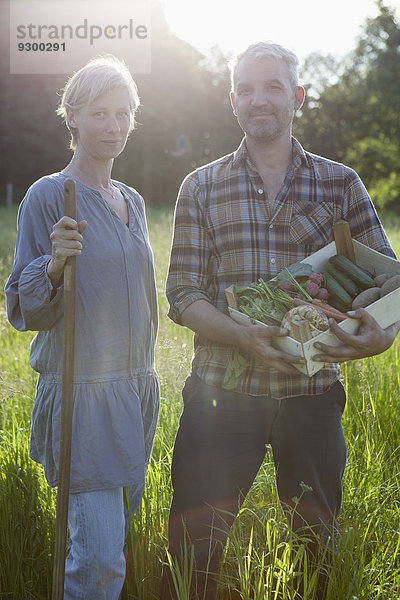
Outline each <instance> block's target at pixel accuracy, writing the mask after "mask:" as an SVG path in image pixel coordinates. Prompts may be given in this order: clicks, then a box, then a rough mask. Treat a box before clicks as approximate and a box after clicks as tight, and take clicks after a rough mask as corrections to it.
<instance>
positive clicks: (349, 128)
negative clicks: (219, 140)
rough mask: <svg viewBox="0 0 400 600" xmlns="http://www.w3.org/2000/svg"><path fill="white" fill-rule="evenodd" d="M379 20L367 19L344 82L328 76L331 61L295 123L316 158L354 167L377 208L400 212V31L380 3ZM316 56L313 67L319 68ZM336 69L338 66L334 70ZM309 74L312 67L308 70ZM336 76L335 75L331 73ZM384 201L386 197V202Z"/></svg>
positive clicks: (347, 64) (325, 62)
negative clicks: (316, 155)
mask: <svg viewBox="0 0 400 600" xmlns="http://www.w3.org/2000/svg"><path fill="white" fill-rule="evenodd" d="M377 4H378V7H379V14H378V16H377V17H376V18H374V19H368V20H367V21H366V24H365V26H364V28H363V32H362V34H361V36H360V38H359V40H358V43H357V46H356V48H355V50H354V51H353V52H352V53H351V54H350V55H349V56H348V57H347V58H346V59H345V61H344V63H343V65H342V69H341V72H340V75H339V77H338V78H337V80H336V81H332V79H330V77H329V75H330V73H329V68H330V65H331V64H333V63H332V62H331V60H330V59H329V57H321V64H322V65H323V66H324V70H323V73H322V74H323V78H322V77H320V80H319V82H318V85H317V86H314V88H313V89H314V90H317V93H315V92H314V94H313V95H312V98H311V102H310V103H309V104H306V105H305V107H304V108H303V110H302V114H301V119H300V120H298V121H297V122H296V130H295V132H296V134H297V133H298V134H299V137H300V139H301V140H302V141H304V143H305V144H306V145H307V146H308V147H309V148H311V150H312V151H314V152H316V153H317V154H322V155H324V156H328V157H330V158H332V159H334V160H339V161H342V162H345V163H346V164H349V165H350V166H353V167H354V168H355V169H356V170H357V171H358V172H359V173H360V175H361V176H362V178H363V180H364V182H365V184H366V185H367V187H368V188H369V190H370V191H371V194H372V193H373V192H374V193H377V194H378V195H379V196H378V197H377V198H374V200H375V201H376V204H377V206H380V207H383V206H385V207H396V204H398V200H399V199H400V196H399V188H400V185H399V175H398V174H397V171H398V165H399V164H400V120H399V118H398V107H399V106H400V70H399V68H398V60H399V48H400V25H399V23H397V22H396V17H395V12H394V10H392V9H390V8H388V7H387V6H385V5H384V3H383V1H382V0H379V1H378V3H377ZM318 62H319V61H318V57H317V56H315V55H314V56H313V57H312V61H311V65H316V64H318ZM333 66H334V64H333ZM307 67H308V71H307V70H306V71H305V73H306V74H307V72H310V69H309V67H310V62H309V63H306V68H307ZM332 75H333V72H332ZM383 195H384V197H383Z"/></svg>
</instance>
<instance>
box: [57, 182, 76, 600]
mask: <svg viewBox="0 0 400 600" xmlns="http://www.w3.org/2000/svg"><path fill="white" fill-rule="evenodd" d="M64 214H65V216H68V217H71V218H72V219H75V220H76V192H75V182H74V181H71V180H67V181H66V182H65V184H64ZM75 296H76V257H75V256H70V257H69V258H68V259H67V261H66V263H65V267H64V339H63V367H62V392H61V422H60V446H59V457H58V490H57V514H56V535H55V547H54V566H53V587H52V600H62V599H63V596H64V576H65V551H66V540H67V522H68V498H69V480H70V467H71V440H72V415H73V408H74V395H73V394H74V355H75V352H74V350H75Z"/></svg>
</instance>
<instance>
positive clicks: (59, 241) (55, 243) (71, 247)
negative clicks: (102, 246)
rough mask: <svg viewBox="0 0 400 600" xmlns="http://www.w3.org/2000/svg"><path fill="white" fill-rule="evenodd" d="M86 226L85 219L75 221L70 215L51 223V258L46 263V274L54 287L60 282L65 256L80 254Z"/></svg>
mask: <svg viewBox="0 0 400 600" xmlns="http://www.w3.org/2000/svg"><path fill="white" fill-rule="evenodd" d="M86 226H87V222H86V221H80V222H79V223H77V222H76V221H74V219H71V218H70V217H62V218H61V219H60V220H59V221H58V222H57V223H56V224H55V225H53V232H52V233H51V235H50V240H51V260H50V262H49V263H48V265H47V274H48V276H49V278H50V281H51V283H52V285H53V287H54V288H55V287H57V286H58V284H59V282H60V279H61V276H62V274H63V271H64V266H65V262H66V260H67V258H69V257H70V256H78V255H79V254H81V252H82V240H83V235H82V234H83V232H84V231H85V229H86Z"/></svg>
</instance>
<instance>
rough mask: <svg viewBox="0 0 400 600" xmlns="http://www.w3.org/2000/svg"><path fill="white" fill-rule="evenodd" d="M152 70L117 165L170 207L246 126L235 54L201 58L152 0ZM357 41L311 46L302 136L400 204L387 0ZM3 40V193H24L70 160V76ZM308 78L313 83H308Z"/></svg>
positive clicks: (398, 91) (398, 36)
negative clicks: (64, 93) (48, 70)
mask: <svg viewBox="0 0 400 600" xmlns="http://www.w3.org/2000/svg"><path fill="white" fill-rule="evenodd" d="M152 4H153V23H152V69H151V74H150V75H142V76H137V77H136V78H135V79H136V81H137V84H138V87H139V93H140V98H141V108H140V112H139V114H138V121H139V124H138V127H137V129H136V130H135V131H134V132H133V133H132V135H131V138H130V140H129V142H128V146H127V148H126V150H125V152H124V153H123V154H122V155H121V156H120V157H119V158H118V159H117V161H116V163H115V168H114V172H113V175H114V176H115V177H116V178H119V179H121V180H123V181H124V182H126V183H128V184H129V185H132V186H134V187H135V188H136V189H138V190H139V191H140V192H141V193H142V194H143V195H144V197H145V199H146V201H147V203H148V204H151V205H153V206H162V205H172V204H173V203H174V201H175V198H176V193H177V190H178V188H179V185H180V183H181V181H182V179H183V177H184V176H185V175H186V174H187V173H188V172H189V171H191V170H193V169H194V168H196V167H197V166H200V165H202V164H204V163H206V162H208V161H210V160H213V159H215V158H217V157H218V156H221V155H223V154H226V153H228V152H231V151H232V150H233V149H234V148H235V147H236V146H237V144H238V143H239V141H240V139H241V137H242V132H241V130H240V129H239V127H238V125H237V123H236V119H235V118H234V116H233V115H232V111H231V108H230V104H229V97H228V92H229V85H230V84H229V74H228V70H227V66H226V63H227V57H224V56H222V55H221V54H220V53H219V52H218V50H215V51H214V52H213V54H212V55H211V56H207V57H204V56H203V55H202V54H201V53H200V52H199V51H198V50H196V49H195V48H193V47H192V46H191V45H189V44H188V43H186V42H184V41H182V40H180V39H178V38H176V37H175V36H174V35H172V34H171V33H170V31H169V30H168V26H167V24H166V22H165V19H164V15H163V9H162V5H161V4H159V2H158V0H152ZM378 6H379V15H378V16H377V17H376V18H375V19H370V20H367V22H366V23H365V26H364V28H363V32H362V35H361V36H360V38H359V40H358V43H357V46H356V48H355V50H354V51H353V52H352V53H351V54H350V55H349V56H348V57H346V59H345V60H342V61H340V63H338V62H337V61H336V60H335V59H334V58H333V57H331V56H320V55H315V54H314V55H311V56H309V57H308V59H307V60H306V61H305V65H304V66H303V67H302V69H301V76H302V81H303V82H305V84H306V88H307V92H308V100H307V102H306V104H305V106H304V107H303V109H302V111H301V114H300V115H299V116H298V117H297V118H296V121H295V127H294V134H295V135H296V137H298V138H299V140H300V141H301V143H302V144H303V145H304V146H305V147H306V148H307V149H309V150H310V151H312V152H315V153H318V154H323V155H325V156H328V157H329V158H332V159H334V160H339V161H342V162H345V163H347V164H349V165H350V166H352V167H354V168H355V169H356V170H357V171H358V172H359V173H360V175H361V177H362V178H363V180H364V182H365V184H366V185H367V187H368V189H369V191H370V193H371V196H372V197H373V199H374V201H375V203H376V205H377V206H378V208H382V207H385V208H391V209H394V210H397V211H398V212H400V202H398V201H399V200H400V168H399V167H400V119H399V107H400V69H399V56H400V54H399V51H400V50H399V49H400V26H399V23H396V16H395V13H394V10H392V9H390V8H388V7H386V6H385V5H384V4H383V1H382V0H379V1H378ZM4 39H5V38H4V35H3V36H2V40H1V42H0V44H1V45H0V49H2V50H3V51H2V52H1V58H0V60H1V63H0V70H1V71H0V76H1V77H0V79H1V82H2V83H1V85H2V87H3V92H2V98H3V101H2V110H1V114H0V119H1V120H0V134H1V135H0V143H1V146H2V160H1V164H0V186H1V187H0V203H4V202H5V196H6V185H7V183H8V182H11V183H12V184H13V191H14V194H13V197H14V202H16V203H18V202H19V201H20V200H21V198H22V196H23V195H24V193H25V191H26V189H27V188H28V187H29V185H30V184H31V183H32V182H33V181H35V180H36V179H38V178H39V177H41V176H42V175H44V174H46V173H50V172H54V171H58V170H60V169H62V168H63V167H64V166H65V165H66V164H67V162H68V161H69V160H70V157H71V152H70V151H69V150H68V141H69V140H68V134H67V131H66V128H65V126H64V124H63V123H62V122H61V120H60V119H59V118H58V117H57V116H56V114H55V108H56V104H57V101H58V97H57V95H56V92H57V91H58V92H59V91H60V89H61V88H62V87H63V85H64V83H65V76H50V75H49V76H35V75H33V76H28V75H24V76H21V75H9V73H8V62H7V58H8V51H7V48H6V42H5V41H4ZM307 82H310V83H309V84H308V83H307Z"/></svg>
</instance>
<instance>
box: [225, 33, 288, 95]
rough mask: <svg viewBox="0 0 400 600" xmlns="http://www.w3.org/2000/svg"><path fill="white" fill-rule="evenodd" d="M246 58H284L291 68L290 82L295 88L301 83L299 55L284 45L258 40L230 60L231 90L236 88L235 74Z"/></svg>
mask: <svg viewBox="0 0 400 600" xmlns="http://www.w3.org/2000/svg"><path fill="white" fill-rule="evenodd" d="M244 58H254V59H255V60H260V59H262V58H277V59H279V60H283V61H284V62H285V63H286V64H287V66H288V68H289V77H290V83H291V84H292V86H293V88H295V87H296V86H297V85H299V77H298V72H297V67H298V64H299V59H298V58H297V56H296V55H295V54H294V52H292V51H291V50H289V49H288V48H285V47H284V46H281V45H280V44H274V43H272V42H257V43H255V44H251V45H250V46H249V47H248V48H246V50H244V51H242V52H240V53H239V54H237V55H236V56H234V57H233V58H232V59H231V60H230V61H229V69H230V72H231V90H232V92H233V91H234V90H235V76H236V71H237V67H238V65H239V63H240V62H241V61H242V60H243V59H244Z"/></svg>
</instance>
